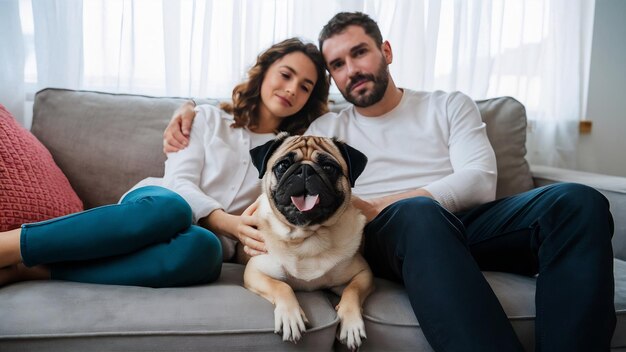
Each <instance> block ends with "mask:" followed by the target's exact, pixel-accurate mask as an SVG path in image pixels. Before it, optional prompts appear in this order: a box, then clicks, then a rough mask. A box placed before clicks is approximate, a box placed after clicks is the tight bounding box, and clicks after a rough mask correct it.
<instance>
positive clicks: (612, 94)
mask: <svg viewBox="0 0 626 352" xmlns="http://www.w3.org/2000/svg"><path fill="white" fill-rule="evenodd" d="M625 19H626V1H624V0H596V9H595V18H594V30H593V43H592V51H591V69H590V72H589V96H588V97H589V100H588V103H587V115H586V116H587V119H589V120H592V121H593V129H592V131H591V134H588V135H581V136H580V141H579V152H578V168H579V169H580V170H583V171H590V172H598V173H603V174H609V175H615V176H626V20H625Z"/></svg>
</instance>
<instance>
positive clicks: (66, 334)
mask: <svg viewBox="0 0 626 352" xmlns="http://www.w3.org/2000/svg"><path fill="white" fill-rule="evenodd" d="M243 268H244V267H243V266H242V265H238V264H229V263H226V264H224V266H223V268H222V273H221V276H220V278H219V280H218V281H216V282H214V283H211V284H209V285H200V286H193V287H184V288H160V289H154V288H146V287H134V286H115V285H95V284H82V283H73V282H62V281H30V282H22V283H18V284H13V285H10V286H7V287H3V288H2V289H0V312H2V319H0V350H1V351H37V350H46V351H64V352H67V351H88V350H94V346H101V348H100V349H102V350H107V351H172V350H176V351H207V350H212V351H226V350H228V351H241V350H246V351H280V350H283V351H295V350H306V351H330V350H331V349H332V346H333V343H334V340H335V332H336V330H337V325H338V319H337V315H336V314H335V310H334V309H333V306H331V305H330V303H329V301H328V298H327V297H326V295H324V294H323V293H322V292H321V291H315V292H298V293H297V297H298V301H299V302H300V304H301V306H302V309H303V310H304V312H305V314H306V316H307V318H308V319H309V323H310V324H309V326H308V328H307V331H306V333H305V334H304V336H303V338H302V339H301V340H300V341H299V342H298V343H297V344H293V343H291V342H283V341H282V338H281V336H280V335H277V334H275V333H274V307H273V305H272V304H271V303H269V302H268V301H267V300H265V299H263V298H261V297H260V296H258V295H256V294H254V293H252V292H251V291H248V290H246V289H245V288H244V287H243V279H242V278H243ZM95 348H96V349H98V348H97V347H95Z"/></svg>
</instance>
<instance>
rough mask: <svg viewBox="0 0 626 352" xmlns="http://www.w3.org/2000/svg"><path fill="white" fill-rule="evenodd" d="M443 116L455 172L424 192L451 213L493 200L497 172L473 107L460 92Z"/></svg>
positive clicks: (485, 136)
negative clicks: (445, 116)
mask: <svg viewBox="0 0 626 352" xmlns="http://www.w3.org/2000/svg"><path fill="white" fill-rule="evenodd" d="M446 112H447V118H448V122H449V132H450V137H449V140H448V150H449V155H450V163H451V164H452V169H453V170H454V172H453V173H452V174H450V175H448V176H446V177H443V178H442V179H439V180H437V181H435V182H432V183H430V184H428V185H426V186H424V189H425V190H427V191H428V192H430V193H431V194H432V195H433V198H434V199H435V200H437V201H438V202H439V203H440V204H441V205H442V206H443V207H444V208H446V209H447V210H448V211H450V212H453V213H454V212H458V211H461V210H465V209H468V208H471V207H475V206H477V205H480V204H483V203H486V202H490V201H492V200H494V199H495V196H496V181H497V169H496V157H495V154H494V151H493V149H492V147H491V144H490V143H489V139H488V138H487V132H486V126H485V124H484V123H483V121H482V119H481V116H480V111H479V110H478V107H477V106H476V103H474V101H473V100H472V99H471V98H469V97H468V96H466V95H464V94H462V93H460V92H454V93H450V95H449V97H448V100H447V102H446Z"/></svg>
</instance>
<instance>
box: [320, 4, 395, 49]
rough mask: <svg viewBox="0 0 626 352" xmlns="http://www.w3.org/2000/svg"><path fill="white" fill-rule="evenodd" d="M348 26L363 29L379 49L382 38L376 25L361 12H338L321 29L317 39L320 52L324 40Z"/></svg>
mask: <svg viewBox="0 0 626 352" xmlns="http://www.w3.org/2000/svg"><path fill="white" fill-rule="evenodd" d="M348 26H359V27H361V28H363V30H364V31H365V34H367V35H368V36H370V37H371V38H372V39H374V42H375V43H376V46H378V47H380V46H381V45H382V44H383V36H382V35H381V34H380V28H378V24H377V23H376V21H374V20H373V19H371V17H370V16H368V15H366V14H364V13H362V12H340V13H338V14H336V15H335V16H334V17H333V18H331V19H330V21H328V23H326V25H325V26H324V28H322V31H321V32H320V36H319V38H318V40H319V48H320V51H321V50H322V45H323V44H324V41H325V40H326V39H328V38H330V37H332V36H334V35H335V34H339V33H341V32H343V31H344V30H345V29H346V28H347V27H348Z"/></svg>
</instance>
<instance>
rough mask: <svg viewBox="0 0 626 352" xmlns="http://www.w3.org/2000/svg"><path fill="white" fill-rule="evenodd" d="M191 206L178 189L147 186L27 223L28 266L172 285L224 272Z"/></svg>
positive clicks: (104, 279) (80, 276)
mask: <svg viewBox="0 0 626 352" xmlns="http://www.w3.org/2000/svg"><path fill="white" fill-rule="evenodd" d="M191 220H192V215H191V208H190V207H189V205H188V204H187V202H186V201H185V200H184V199H183V198H182V197H181V196H179V195H178V194H176V193H175V192H172V191H169V190H167V189H165V188H162V187H156V186H147V187H142V188H138V189H136V190H134V191H132V192H130V193H128V194H127V195H126V196H125V197H124V199H123V200H122V201H121V203H120V204H115V205H107V206H102V207H98V208H94V209H90V210H86V211H83V212H80V213H75V214H70V215H67V216H64V217H60V218H56V219H51V220H47V221H42V222H38V223H33V224H26V225H22V234H21V238H20V240H21V252H22V259H23V261H24V264H25V265H27V266H34V265H40V264H46V265H47V266H48V267H49V268H50V273H51V276H52V279H56V280H67V281H76V282H89V283H99V284H115V285H133V286H147V287H174V286H187V285H194V284H202V283H208V282H211V281H214V280H216V279H217V278H218V277H219V274H220V271H221V267H222V247H221V244H220V241H219V239H218V238H217V237H216V236H215V235H214V234H213V233H211V232H210V231H208V230H206V229H204V228H202V227H199V226H195V225H192V224H191Z"/></svg>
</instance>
